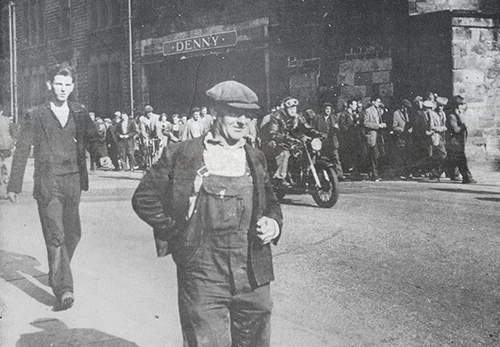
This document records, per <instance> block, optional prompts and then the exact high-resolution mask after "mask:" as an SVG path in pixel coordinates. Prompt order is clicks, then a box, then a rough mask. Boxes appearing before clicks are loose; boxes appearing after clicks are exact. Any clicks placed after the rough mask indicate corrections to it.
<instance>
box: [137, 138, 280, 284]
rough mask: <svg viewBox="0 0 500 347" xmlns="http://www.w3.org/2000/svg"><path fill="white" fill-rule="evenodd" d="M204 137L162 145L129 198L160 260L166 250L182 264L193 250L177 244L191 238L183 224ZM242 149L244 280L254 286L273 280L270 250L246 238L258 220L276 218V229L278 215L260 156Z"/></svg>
mask: <svg viewBox="0 0 500 347" xmlns="http://www.w3.org/2000/svg"><path fill="white" fill-rule="evenodd" d="M204 138H205V137H204V136H202V137H199V138H196V139H193V140H189V141H184V142H180V143H176V144H172V145H169V146H167V147H166V150H165V151H164V152H163V154H162V158H161V160H159V162H158V163H157V164H156V165H155V166H153V168H152V169H151V171H149V172H148V173H147V174H146V175H145V176H144V177H143V179H142V181H141V183H140V184H139V186H138V187H137V190H136V191H135V193H134V196H133V198H132V205H133V208H134V210H135V212H136V213H137V215H138V216H139V217H140V218H141V219H143V220H144V221H145V222H146V223H148V224H149V225H150V226H152V227H153V230H154V235H155V241H156V246H157V253H158V256H165V255H167V254H168V253H169V252H170V250H171V251H172V255H173V257H174V260H175V261H176V262H177V263H178V264H179V262H181V263H183V262H185V261H188V260H189V258H190V257H192V255H193V254H194V252H196V249H197V248H198V247H199V246H198V247H196V246H194V247H193V246H192V245H187V244H186V243H185V242H184V241H183V240H186V239H193V238H192V237H191V236H189V237H187V236H186V235H184V234H183V233H184V232H185V231H186V229H187V224H188V222H187V221H186V216H187V215H188V208H189V197H190V196H191V194H192V191H193V182H194V180H195V178H196V175H197V171H198V170H199V169H200V168H202V167H203V166H204V164H203V151H204V142H203V141H204ZM245 151H246V154H247V161H248V165H249V168H250V171H251V175H252V179H253V185H254V192H253V208H252V221H251V227H250V231H249V244H250V248H249V249H250V269H249V274H250V276H251V278H250V280H251V281H254V283H255V284H256V285H258V286H259V285H262V284H265V283H268V282H270V281H272V280H273V279H274V272H273V265H272V255H271V246H270V244H266V245H262V244H261V243H260V240H258V238H257V237H256V236H252V235H251V234H252V230H255V228H256V223H257V221H258V220H259V219H260V218H261V217H262V216H267V217H270V218H273V219H274V220H276V221H277V222H278V224H279V225H280V229H281V226H282V213H281V208H280V205H279V203H278V200H277V199H276V196H275V195H274V193H273V189H272V185H271V183H270V181H269V176H268V174H267V169H266V162H265V159H264V155H263V153H262V152H260V151H259V150H256V149H254V148H253V147H251V146H249V145H245ZM194 239H200V238H199V237H198V238H196V237H194ZM277 241H278V240H277V239H275V240H274V241H273V242H274V243H276V242H277ZM167 247H168V250H167ZM179 265H183V264H179ZM184 265H185V264H184Z"/></svg>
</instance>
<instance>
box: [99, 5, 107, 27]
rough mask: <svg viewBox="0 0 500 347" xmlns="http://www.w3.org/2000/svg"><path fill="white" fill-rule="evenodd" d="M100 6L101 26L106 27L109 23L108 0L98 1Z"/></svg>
mask: <svg viewBox="0 0 500 347" xmlns="http://www.w3.org/2000/svg"><path fill="white" fill-rule="evenodd" d="M98 3H99V5H98V8H99V12H98V14H99V25H98V26H99V28H105V27H107V26H108V25H109V8H108V2H107V1H106V0H101V1H99V2H98Z"/></svg>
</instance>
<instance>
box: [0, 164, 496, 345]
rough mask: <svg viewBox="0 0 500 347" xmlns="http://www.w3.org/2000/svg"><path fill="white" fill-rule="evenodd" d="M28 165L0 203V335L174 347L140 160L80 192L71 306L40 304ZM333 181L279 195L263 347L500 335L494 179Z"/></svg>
mask: <svg viewBox="0 0 500 347" xmlns="http://www.w3.org/2000/svg"><path fill="white" fill-rule="evenodd" d="M31 176H32V172H27V173H26V176H25V179H26V180H27V181H28V182H26V184H25V187H24V193H23V194H22V195H21V201H20V202H19V203H18V204H11V203H8V202H6V201H1V202H0V265H1V267H0V310H1V319H0V346H4V347H11V346H16V347H19V346H22V347H42V346H80V345H91V346H140V347H158V346H167V347H169V346H181V345H182V337H181V332H180V325H179V322H178V309H177V290H176V275H175V267H174V264H173V261H172V259H171V258H170V257H168V258H156V255H155V248H154V242H153V238H152V233H151V231H150V228H149V227H148V226H147V225H146V224H144V223H143V222H142V221H141V220H139V219H138V217H137V216H136V215H135V213H134V212H133V211H132V207H131V203H130V198H131V196H132V193H133V191H134V188H135V187H136V186H137V184H138V183H139V179H140V178H141V176H142V173H140V172H134V173H116V172H103V171H98V172H97V173H96V174H94V175H92V176H91V189H90V191H89V192H86V193H84V194H83V197H82V203H81V208H80V213H81V217H82V224H83V225H82V227H83V237H82V240H81V242H80V245H79V247H78V248H77V250H76V254H75V258H74V259H73V263H72V267H73V272H74V277H75V297H76V302H75V306H74V307H73V308H72V309H70V310H68V311H63V312H53V311H52V305H53V301H54V297H53V296H52V293H51V291H50V288H49V287H48V286H47V275H46V274H47V271H48V268H47V260H46V251H45V248H44V242H43V237H42V233H41V229H40V222H39V219H38V214H37V210H36V203H35V201H34V200H33V198H32V197H31V189H32V180H31V181H30V179H31ZM475 178H476V179H478V181H479V182H480V183H479V184H477V185H463V184H460V183H455V182H453V183H452V182H449V181H447V180H445V181H443V182H441V183H431V182H429V181H428V180H420V181H411V182H405V181H392V182H389V181H382V182H370V181H360V182H349V181H347V182H342V183H341V195H340V198H339V201H338V203H337V205H336V206H334V207H333V208H332V209H328V210H325V209H321V208H317V207H316V206H315V204H314V202H313V200H312V198H311V197H310V196H307V195H290V196H286V197H285V201H284V204H283V205H282V207H283V212H284V220H285V227H284V231H283V237H282V238H281V241H280V243H279V244H278V246H277V247H274V249H273V250H274V255H275V258H274V263H275V270H276V277H277V280H276V281H275V282H274V283H273V284H272V294H273V298H274V303H275V306H274V312H273V337H272V346H279V347H294V346H296V347H302V346H310V347H322V346H334V347H336V346H339V347H350V346H352V347H354V346H356V347H368V346H404V347H413V346H415V347H417V346H418V347H421V346H439V347H444V346H467V347H470V346H499V345H500V290H499V283H500V272H499V271H498V264H499V261H500V252H499V249H500V231H499V230H500V229H499V225H500V214H499V212H498V211H499V207H500V180H498V179H497V178H498V176H495V177H492V176H488V177H486V178H487V180H485V178H481V177H480V176H478V175H476V176H475Z"/></svg>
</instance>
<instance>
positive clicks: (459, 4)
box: [408, 0, 500, 15]
mask: <svg viewBox="0 0 500 347" xmlns="http://www.w3.org/2000/svg"><path fill="white" fill-rule="evenodd" d="M408 5H409V13H410V15H416V14H423V13H430V12H438V11H452V10H466V11H480V12H485V13H498V12H500V1H498V0H409V4H408Z"/></svg>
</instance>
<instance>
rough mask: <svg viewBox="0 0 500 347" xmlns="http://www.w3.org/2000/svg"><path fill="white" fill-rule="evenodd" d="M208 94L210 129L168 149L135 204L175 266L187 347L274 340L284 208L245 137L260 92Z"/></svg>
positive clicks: (233, 89) (239, 87)
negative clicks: (276, 259)
mask: <svg viewBox="0 0 500 347" xmlns="http://www.w3.org/2000/svg"><path fill="white" fill-rule="evenodd" d="M206 95H207V96H208V97H209V98H210V99H211V100H212V101H213V102H214V111H215V113H214V116H215V121H214V125H213V127H212V128H211V130H210V132H208V133H207V134H205V135H204V136H201V137H199V138H196V139H192V140H188V141H184V142H180V143H177V144H173V145H171V146H168V147H167V148H166V150H165V151H164V153H163V155H162V158H161V159H160V161H159V162H158V163H157V164H156V165H154V166H153V168H152V169H151V171H149V172H148V173H147V174H146V175H145V176H144V178H143V179H142V181H141V183H140V184H139V187H138V188H137V190H136V192H135V193H134V196H133V198H132V204H133V207H134V210H135V211H136V213H137V214H138V215H139V217H140V218H142V219H143V220H144V221H145V222H147V223H148V224H149V225H150V226H152V227H153V229H154V236H155V240H156V244H157V252H158V255H159V256H164V255H167V254H169V253H170V252H171V253H172V256H173V259H174V261H175V263H176V265H177V277H178V296H179V297H178V302H179V313H180V319H181V326H182V332H183V338H184V346H269V344H270V316H271V309H272V302H271V297H270V292H269V283H270V282H271V281H272V280H273V279H274V274H273V266H272V255H271V243H273V244H276V243H277V241H278V239H279V237H280V235H281V226H282V213H281V208H280V205H279V203H278V201H277V199H276V197H275V195H274V193H273V189H272V185H271V183H270V180H269V176H268V174H267V170H266V162H265V159H264V155H263V154H262V152H260V151H258V150H256V149H254V148H253V147H252V146H250V145H248V144H247V143H246V140H245V137H246V136H247V134H248V124H249V122H250V121H251V118H252V114H253V113H255V112H257V111H258V110H259V106H258V104H257V102H258V99H257V95H256V94H255V93H254V92H253V91H252V90H251V89H250V88H248V87H247V86H245V85H243V84H241V83H238V82H235V81H226V82H222V83H219V84H217V85H216V86H214V87H213V88H211V89H210V90H208V91H207V92H206Z"/></svg>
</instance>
